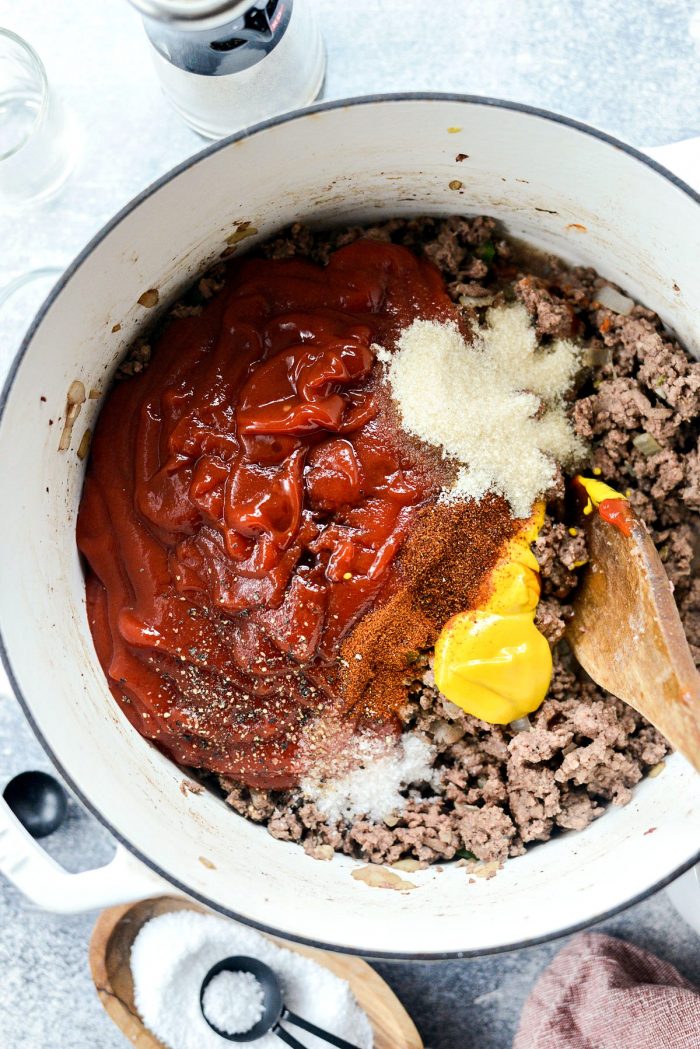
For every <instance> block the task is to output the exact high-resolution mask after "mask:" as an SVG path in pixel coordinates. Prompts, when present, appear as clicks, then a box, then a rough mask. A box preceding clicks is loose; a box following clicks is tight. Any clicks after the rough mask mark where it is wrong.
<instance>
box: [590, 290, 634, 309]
mask: <svg viewBox="0 0 700 1049" xmlns="http://www.w3.org/2000/svg"><path fill="white" fill-rule="evenodd" d="M595 298H596V301H597V302H599V303H600V305H601V306H605V307H606V309H608V310H612V311H613V313H620V314H622V316H623V317H626V316H627V315H628V314H630V313H631V312H632V310H633V308H634V302H633V301H632V299H628V298H627V296H626V295H623V294H622V292H620V291H618V290H617V288H613V287H611V286H610V284H604V285H603V287H602V288H597V289H596V291H595Z"/></svg>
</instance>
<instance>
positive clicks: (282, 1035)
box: [272, 1024, 307, 1049]
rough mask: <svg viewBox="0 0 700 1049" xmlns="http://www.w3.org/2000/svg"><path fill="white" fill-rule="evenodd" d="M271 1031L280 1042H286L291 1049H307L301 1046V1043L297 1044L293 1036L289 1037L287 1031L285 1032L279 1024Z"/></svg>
mask: <svg viewBox="0 0 700 1049" xmlns="http://www.w3.org/2000/svg"><path fill="white" fill-rule="evenodd" d="M272 1030H273V1031H274V1033H275V1034H276V1035H277V1037H278V1038H279V1039H280V1041H282V1042H286V1043H287V1045H291V1047H292V1049H307V1047H306V1046H305V1045H303V1044H302V1043H301V1042H297V1040H296V1038H294V1036H293V1035H291V1034H290V1033H289V1031H285V1029H284V1027H280V1025H279V1024H277V1026H276V1027H273V1028H272Z"/></svg>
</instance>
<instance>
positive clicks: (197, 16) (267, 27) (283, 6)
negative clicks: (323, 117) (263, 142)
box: [130, 0, 326, 138]
mask: <svg viewBox="0 0 700 1049" xmlns="http://www.w3.org/2000/svg"><path fill="white" fill-rule="evenodd" d="M130 2H131V3H132V4H133V6H134V7H136V8H137V10H138V11H140V13H141V15H142V17H143V24H144V28H145V30H146V35H147V36H148V39H149V41H150V43H151V48H152V55H153V61H154V63H155V67H156V71H157V73H158V76H159V78H160V81H161V85H162V87H163V90H164V92H165V94H166V96H167V97H168V99H169V100H170V102H171V103H172V104H173V106H174V107H175V109H176V110H177V111H178V113H179V114H180V116H181V117H182V118H183V120H185V121H186V122H187V123H188V124H189V125H190V127H192V128H193V129H194V130H195V131H197V132H198V133H199V134H200V135H204V136H205V137H206V138H221V137H222V136H223V135H228V134H230V133H231V132H233V131H237V130H240V129H241V128H243V127H248V126H249V125H251V124H255V123H257V122H258V121H260V120H264V119H266V118H267V117H271V116H274V115H276V114H278V113H284V112H287V111H288V110H291V109H298V108H300V107H302V106H305V105H308V104H309V103H310V102H313V100H314V99H315V98H316V97H317V95H318V94H319V92H320V90H321V87H322V84H323V78H324V74H325V68H326V58H325V49H324V46H323V41H322V39H321V33H320V30H319V28H318V24H317V22H316V18H315V15H314V11H313V8H312V6H311V4H310V2H309V0H254V2H252V3H251V0H243V2H241V0H130Z"/></svg>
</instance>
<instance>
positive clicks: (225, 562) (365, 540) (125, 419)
mask: <svg viewBox="0 0 700 1049" xmlns="http://www.w3.org/2000/svg"><path fill="white" fill-rule="evenodd" d="M417 316H420V317H425V318H429V319H438V320H445V319H448V318H450V319H455V316H454V308H453V306H452V304H451V303H450V301H449V298H448V296H447V294H446V291H445V288H444V284H443V281H442V278H441V277H440V275H439V273H438V271H437V270H436V269H435V267H433V265H432V264H430V263H429V262H427V261H425V260H421V259H418V258H416V257H415V256H414V255H413V254H412V253H411V252H409V251H408V250H407V249H405V248H402V247H398V246H395V245H391V244H380V243H373V242H369V241H358V242H355V243H354V244H352V245H350V246H348V247H345V248H343V249H341V250H339V251H337V252H336V253H335V254H334V255H333V256H332V257H331V259H330V262H329V264H328V265H327V266H326V267H325V268H320V267H317V266H314V265H312V264H310V263H308V262H304V261H299V260H296V259H287V260H265V259H260V258H251V259H248V260H243V261H241V262H239V263H237V264H235V265H234V266H232V267H231V268H230V269H229V271H228V276H227V279H226V283H225V287H224V289H223V290H222V291H221V292H220V293H219V294H218V295H217V296H216V297H215V298H214V299H213V300H211V301H210V302H209V303H208V304H207V305H206V307H205V308H204V309H203V312H202V313H201V314H200V315H198V316H186V317H179V318H176V319H173V320H172V321H171V322H170V323H169V324H168V325H167V327H166V328H165V330H164V331H163V333H162V334H161V336H160V338H158V340H157V342H156V344H155V346H154V349H153V354H152V359H151V363H150V365H149V367H148V368H147V369H146V370H145V371H144V372H142V373H141V374H140V375H138V376H137V377H135V378H133V379H130V380H128V381H124V382H121V383H118V384H116V385H115V386H114V387H113V389H112V390H111V392H110V394H109V396H108V397H107V399H106V402H105V405H104V408H103V410H102V414H101V416H100V419H99V423H98V426H97V429H96V432H95V436H94V439H93V443H92V454H91V460H90V464H89V468H88V472H87V477H86V480H85V487H84V491H83V496H82V502H81V506H80V512H79V517H78V529H77V535H78V546H79V549H80V551H81V552H82V554H83V555H84V557H85V559H86V562H87V578H86V588H87V607H88V616H89V621H90V627H91V630H92V634H93V638H94V642H95V648H96V651H97V654H98V657H99V659H100V662H101V664H102V666H103V668H104V671H105V673H106V675H107V677H108V681H109V683H110V687H111V689H112V692H113V694H114V696H115V697H116V698H117V700H118V701H119V703H120V705H121V706H122V709H123V710H124V712H125V714H126V715H127V717H128V718H129V720H130V721H131V722H132V724H133V725H134V726H135V727H136V728H137V729H138V730H139V732H141V733H142V734H143V735H144V736H147V737H148V738H150V739H152V740H155V741H156V742H157V743H158V744H159V745H160V746H161V747H162V748H163V749H164V750H165V751H166V752H167V753H168V754H170V755H171V756H172V757H173V758H174V759H175V760H176V761H178V762H180V763H182V764H184V765H189V766H196V767H203V768H206V769H208V770H211V771H212V772H216V773H218V774H223V775H227V776H231V777H234V778H235V779H237V780H239V781H241V782H243V783H246V784H247V785H249V786H253V787H261V788H272V787H275V788H285V787H288V786H290V785H292V784H293V783H294V782H296V780H297V779H298V777H299V772H298V763H297V757H298V749H299V743H300V739H301V735H302V732H303V728H304V725H305V724H306V723H307V722H308V721H309V720H310V719H312V718H318V717H319V716H322V715H323V713H324V712H327V711H329V710H337V709H342V705H343V704H342V701H343V696H342V666H341V664H340V663H339V659H338V652H339V646H340V644H341V642H342V641H343V639H344V638H346V636H347V635H348V634H349V632H350V631H352V629H353V627H354V626H355V624H357V623H358V621H359V620H360V619H361V617H362V616H363V613H365V611H366V610H367V609H368V608H369V607H370V606H372V604H373V603H376V602H380V601H382V600H384V598H385V596H386V595H387V594H388V593H389V592H390V591H391V587H392V581H393V580H394V578H395V576H396V572H397V554H398V553H399V551H400V550H401V547H402V544H403V543H404V540H405V539H406V537H407V535H408V533H409V532H410V530H411V527H412V524H413V522H414V520H415V517H416V514H418V513H419V512H420V510H421V508H422V507H424V506H425V505H426V503H427V502H430V501H434V499H435V497H436V494H437V491H438V490H439V487H440V479H439V478H436V472H435V469H434V464H433V465H432V466H431V465H430V464H428V463H427V462H426V458H425V457H426V454H427V453H425V452H424V451H423V450H421V448H420V447H418V446H417V445H416V444H415V443H412V442H410V441H409V440H408V439H407V438H406V437H405V435H402V434H401V431H400V427H399V425H398V419H397V418H396V416H395V413H394V409H393V408H392V406H391V404H390V403H389V402H388V400H387V395H386V393H385V391H384V387H383V385H382V383H381V366H380V365H379V364H377V363H376V359H375V350H374V348H373V347H374V346H375V344H380V345H382V346H385V347H387V348H389V349H391V348H392V347H393V345H394V342H395V339H396V336H397V335H398V332H399V331H400V330H401V329H403V328H404V327H406V326H407V325H408V324H410V323H411V321H412V320H413V319H414V318H415V317H417Z"/></svg>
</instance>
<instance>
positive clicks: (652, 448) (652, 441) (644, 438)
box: [632, 430, 661, 455]
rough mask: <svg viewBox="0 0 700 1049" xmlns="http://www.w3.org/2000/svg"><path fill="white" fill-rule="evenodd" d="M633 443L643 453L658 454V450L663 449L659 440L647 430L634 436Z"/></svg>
mask: <svg viewBox="0 0 700 1049" xmlns="http://www.w3.org/2000/svg"><path fill="white" fill-rule="evenodd" d="M632 444H633V445H634V447H635V448H636V449H637V451H638V452H641V453H642V455H656V453H657V452H660V451H661V445H660V444H659V442H658V441H657V440H656V438H655V437H652V435H651V434H650V433H647V431H646V430H644V431H643V432H642V433H638V434H637V436H636V437H635V438H633V440H632Z"/></svg>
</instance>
